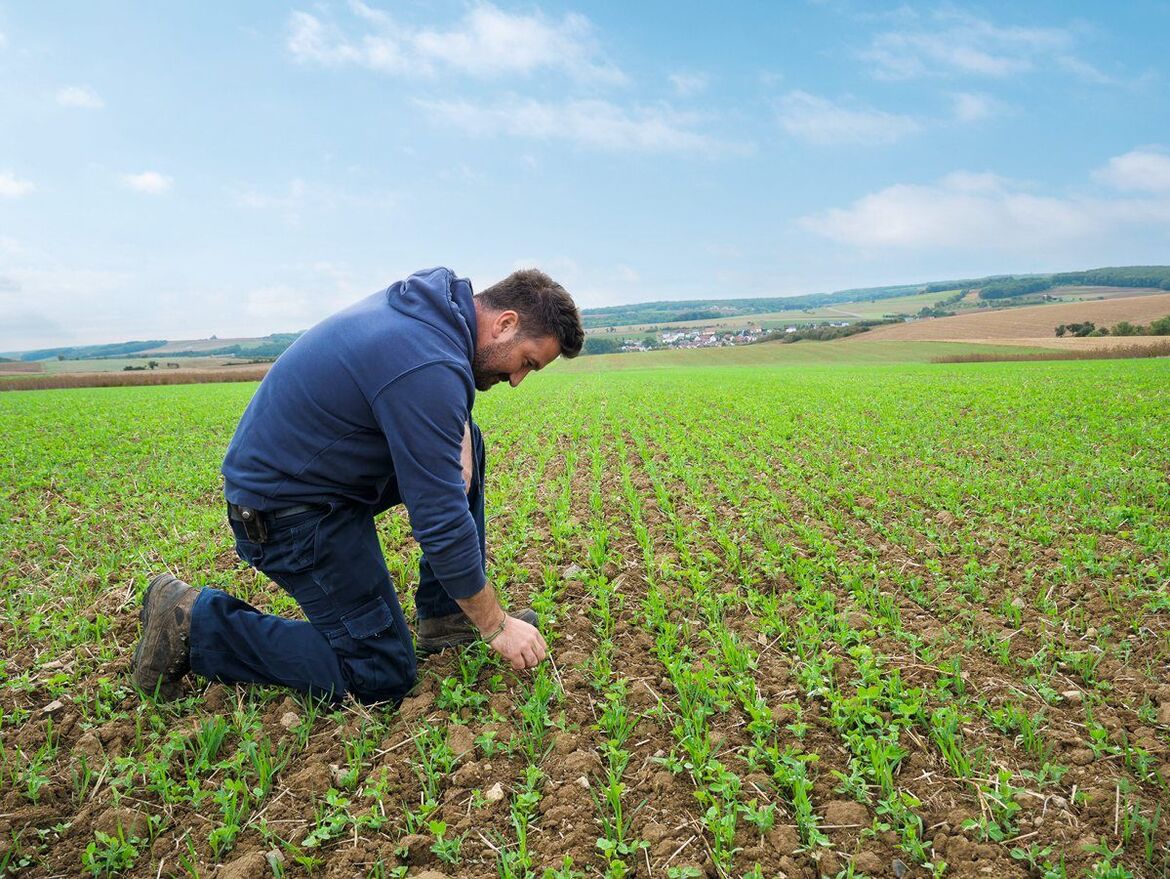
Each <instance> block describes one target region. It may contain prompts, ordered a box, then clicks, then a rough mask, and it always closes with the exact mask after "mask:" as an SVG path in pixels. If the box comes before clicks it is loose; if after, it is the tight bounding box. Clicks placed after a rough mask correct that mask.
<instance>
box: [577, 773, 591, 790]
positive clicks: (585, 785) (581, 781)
mask: <svg viewBox="0 0 1170 879" xmlns="http://www.w3.org/2000/svg"><path fill="white" fill-rule="evenodd" d="M573 783H574V784H575V785H577V787H579V788H582V789H583V790H589V779H588V778H586V777H585V776H584V775H582V776H581V777H580V778H578V779H577V780H576V781H575V782H573Z"/></svg>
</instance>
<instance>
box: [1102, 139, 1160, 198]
mask: <svg viewBox="0 0 1170 879" xmlns="http://www.w3.org/2000/svg"><path fill="white" fill-rule="evenodd" d="M1095 176H1096V178H1097V179H1098V180H1101V181H1102V182H1104V183H1108V184H1109V185H1110V186H1115V187H1117V188H1118V189H1121V190H1127V191H1135V190H1137V191H1143V192H1170V153H1167V152H1166V151H1165V150H1161V149H1155V148H1153V147H1142V148H1139V149H1136V150H1131V151H1130V152H1128V153H1126V154H1125V155H1123V156H1114V157H1113V158H1112V159H1110V160H1109V163H1108V164H1107V165H1106V166H1105V167H1104V168H1101V169H1099V170H1098V171H1097V172H1096V174H1095Z"/></svg>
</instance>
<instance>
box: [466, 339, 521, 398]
mask: <svg viewBox="0 0 1170 879" xmlns="http://www.w3.org/2000/svg"><path fill="white" fill-rule="evenodd" d="M519 344H520V340H519V339H517V338H515V337H512V338H511V339H508V340H507V341H505V342H493V343H491V344H488V345H481V346H480V347H478V348H476V349H475V357H474V358H473V359H472V361H471V372H472V375H474V376H475V389H476V390H477V391H486V390H488V389H489V388H491V387H492V385H494V384H496V383H497V382H501V381H508V379H509V376H510V375H511V373H512V371H513V370H514V369H515V368H516V367H515V366H513V365H512V360H514V359H515V358H514V357H513V356H512V354H513V352H514V351H515V349H516V346H517V345H519Z"/></svg>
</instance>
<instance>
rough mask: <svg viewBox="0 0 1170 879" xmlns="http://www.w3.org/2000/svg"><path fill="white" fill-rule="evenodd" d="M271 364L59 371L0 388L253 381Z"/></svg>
mask: <svg viewBox="0 0 1170 879" xmlns="http://www.w3.org/2000/svg"><path fill="white" fill-rule="evenodd" d="M270 368H271V364H267V363H266V364H257V365H253V364H248V365H241V366H231V367H221V368H219V369H151V370H145V371H138V370H135V371H133V372H59V373H56V374H54V375H34V376H29V377H27V378H26V377H23V376H22V377H19V378H11V379H8V380H7V381H3V382H0V391H43V390H50V389H59V388H125V387H139V386H144V385H193V384H208V383H211V384H214V383H218V382H254V381H258V380H259V379H262V378H263V377H264V375H265V373H267V372H268V370H269V369H270Z"/></svg>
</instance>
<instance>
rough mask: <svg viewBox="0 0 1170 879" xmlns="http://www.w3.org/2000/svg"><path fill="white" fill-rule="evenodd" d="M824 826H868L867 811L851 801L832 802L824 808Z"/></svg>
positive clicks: (859, 804)
mask: <svg viewBox="0 0 1170 879" xmlns="http://www.w3.org/2000/svg"><path fill="white" fill-rule="evenodd" d="M825 823H826V824H837V825H841V824H856V825H861V826H863V827H865V826H868V825H869V810H868V809H867V808H865V806H863V805H862V804H861V803H858V802H855V801H853V800H833V802H831V803H829V805H827V806H825Z"/></svg>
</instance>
